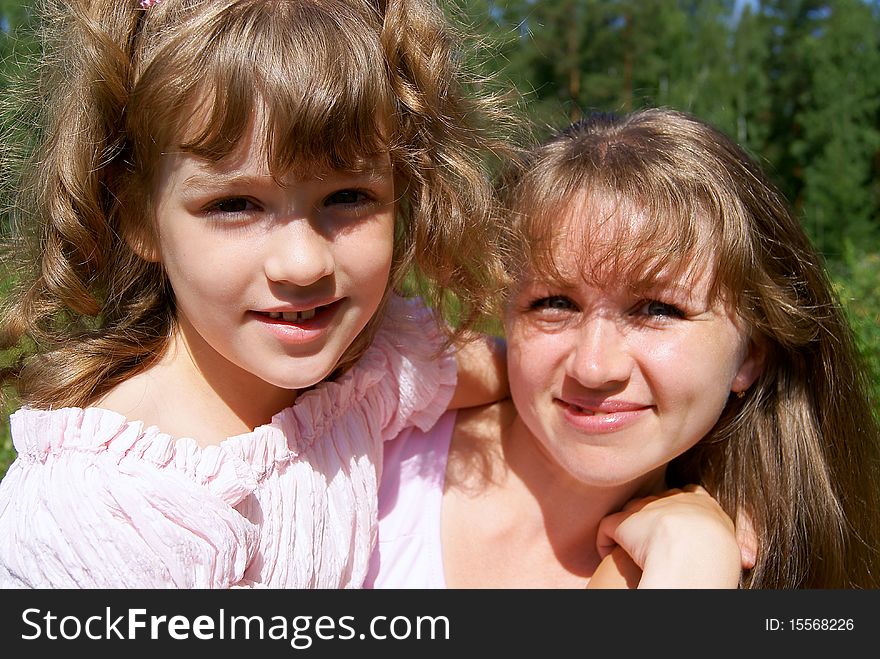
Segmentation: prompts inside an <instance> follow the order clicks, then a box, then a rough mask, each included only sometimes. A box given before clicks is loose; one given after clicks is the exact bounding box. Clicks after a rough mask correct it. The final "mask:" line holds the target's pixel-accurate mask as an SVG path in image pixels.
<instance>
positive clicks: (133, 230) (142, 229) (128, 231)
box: [122, 221, 162, 263]
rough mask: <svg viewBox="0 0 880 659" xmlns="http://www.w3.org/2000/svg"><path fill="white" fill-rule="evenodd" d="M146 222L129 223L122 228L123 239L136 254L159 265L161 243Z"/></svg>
mask: <svg viewBox="0 0 880 659" xmlns="http://www.w3.org/2000/svg"><path fill="white" fill-rule="evenodd" d="M145 225H146V222H136V221H129V222H125V223H124V224H123V227H122V237H123V238H124V239H125V242H126V244H128V246H129V247H130V248H131V251H133V252H134V253H135V254H137V255H138V256H139V257H141V258H142V259H143V260H144V261H147V262H148V263H159V262H160V261H161V260H162V255H161V254H160V252H159V241H158V240H156V236H155V235H154V232H153V231H152V230H151V229H150V228H149V227H148V226H145Z"/></svg>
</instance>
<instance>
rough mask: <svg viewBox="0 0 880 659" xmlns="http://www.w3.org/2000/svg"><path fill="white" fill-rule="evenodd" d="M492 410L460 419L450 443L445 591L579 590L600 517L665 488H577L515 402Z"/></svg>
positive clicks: (593, 559)
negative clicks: (536, 588) (574, 588)
mask: <svg viewBox="0 0 880 659" xmlns="http://www.w3.org/2000/svg"><path fill="white" fill-rule="evenodd" d="M493 408H494V410H493ZM489 410H490V411H488V412H483V413H481V415H480V416H478V417H477V418H476V419H472V418H467V417H466V416H465V417H464V418H463V419H462V421H461V422H460V423H459V424H457V427H456V434H455V436H454V437H453V449H452V451H451V455H450V467H449V468H448V470H447V490H446V494H445V495H444V503H443V506H444V509H443V524H442V526H441V528H442V529H443V542H444V548H443V553H444V564H445V566H446V571H447V582H448V584H449V585H450V586H453V587H481V586H482V587H552V588H556V587H583V585H584V584H585V583H586V581H587V579H588V578H589V576H590V575H591V574H592V572H593V570H594V569H595V567H596V565H597V564H598V562H599V555H598V551H597V549H596V536H597V532H598V526H599V522H600V521H601V520H602V518H603V517H605V516H606V515H608V514H609V513H612V512H616V511H617V510H620V508H621V507H622V506H623V505H624V504H625V503H626V502H627V501H629V500H630V499H631V498H633V496H639V495H641V494H642V493H643V492H644V493H646V494H647V493H648V492H647V490H651V491H656V490H659V489H662V483H653V482H652V483H648V482H647V481H644V482H642V481H640V483H637V484H633V483H628V484H625V485H621V486H615V487H598V486H595V485H589V484H586V483H583V482H580V481H578V480H577V479H575V478H574V477H573V476H572V475H571V474H569V473H568V472H567V471H566V470H565V469H564V468H563V467H561V466H560V465H559V464H558V463H556V462H555V461H553V460H552V459H551V458H550V456H549V455H548V453H547V451H546V450H545V449H544V448H543V446H542V445H541V443H540V442H539V441H538V439H537V438H536V437H535V436H534V435H533V434H532V433H531V431H530V430H529V429H528V427H527V426H526V425H525V424H524V423H523V422H522V420H521V419H520V417H519V416H518V415H517V414H516V411H515V409H514V408H513V405H512V403H510V402H509V401H507V402H505V403H501V404H499V405H496V406H492V408H489ZM460 414H461V413H460ZM475 451H478V452H479V455H480V458H479V459H475V458H474V455H473V454H474V452H475ZM462 455H467V456H469V459H467V460H463V459H462ZM478 467H479V470H478ZM660 480H662V479H660ZM481 557H486V558H485V560H484V559H483V558H481Z"/></svg>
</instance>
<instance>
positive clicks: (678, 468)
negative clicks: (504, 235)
mask: <svg viewBox="0 0 880 659" xmlns="http://www.w3.org/2000/svg"><path fill="white" fill-rule="evenodd" d="M521 171H522V173H521V174H520V173H519V172H518V173H517V174H516V175H513V176H509V177H508V178H507V180H506V181H505V186H506V187H505V193H506V196H507V197H508V204H509V206H510V208H511V209H512V211H513V213H514V215H513V217H514V218H515V222H516V224H517V227H516V231H515V232H512V233H511V235H512V236H514V237H515V238H514V239H513V240H512V241H511V253H512V255H513V258H512V259H511V266H510V273H511V277H512V278H513V280H514V281H517V280H518V279H519V278H521V277H522V276H523V273H524V270H523V266H524V265H525V267H527V268H530V269H532V270H533V271H537V272H538V273H540V275H541V276H545V277H550V278H560V277H562V276H563V275H561V274H560V272H559V271H558V269H557V268H555V265H554V252H555V250H556V249H557V248H558V247H559V246H560V243H559V241H560V240H561V239H563V238H570V236H571V233H570V232H567V233H564V236H563V234H562V232H561V229H563V227H560V221H559V220H560V218H564V217H566V210H570V208H571V204H572V200H575V199H583V197H584V196H586V198H587V202H588V203H586V204H585V205H583V206H581V205H579V206H578V208H585V209H587V210H588V211H590V210H593V211H595V210H596V209H600V210H601V211H602V212H600V213H591V212H587V213H585V214H584V215H583V216H579V218H578V219H579V221H583V223H584V224H583V230H582V235H583V238H582V239H583V245H582V248H583V254H584V274H585V275H586V276H594V275H595V276H602V275H607V273H608V272H609V271H610V272H613V273H614V275H615V276H616V277H617V278H619V279H620V280H622V281H625V282H642V281H644V280H645V278H648V279H651V278H653V277H657V276H661V277H662V276H666V275H668V273H669V272H670V270H677V271H678V272H679V273H680V274H687V273H688V272H690V269H691V268H692V266H693V264H695V263H698V264H699V263H707V264H714V265H715V270H714V279H713V285H712V295H713V296H718V297H716V298H715V299H718V300H722V301H723V302H724V303H726V304H729V305H730V307H731V308H732V309H733V310H734V311H735V312H736V313H737V314H738V315H739V317H740V318H741V319H742V320H743V321H744V324H745V326H746V327H747V328H748V329H749V330H750V332H751V338H752V340H753V341H755V342H757V344H758V345H759V346H760V347H761V348H762V349H763V350H764V351H765V352H766V361H765V366H764V370H763V373H762V375H761V377H760V378H759V380H758V381H757V382H756V383H755V384H754V385H753V386H752V387H751V388H750V389H749V390H748V392H747V393H746V395H745V397H744V398H742V399H740V398H738V397H736V396H731V397H730V399H729V401H728V403H727V406H726V408H725V410H724V411H723V413H722V416H721V418H720V419H719V421H718V423H717V424H716V425H715V427H714V428H713V429H712V431H711V432H710V433H709V434H708V435H707V436H706V437H705V438H704V439H703V440H702V441H700V442H699V443H698V444H697V445H696V446H695V447H694V448H693V449H691V450H690V451H688V452H686V453H685V454H684V455H682V456H680V457H679V458H677V459H676V460H674V461H673V462H672V463H671V464H670V466H669V469H668V473H667V479H668V484H669V485H670V486H672V487H674V486H681V485H685V484H687V483H701V484H703V485H704V486H705V487H707V489H709V490H710V491H711V492H712V493H713V494H714V495H715V496H716V497H717V498H718V500H719V501H720V502H721V504H722V505H723V507H724V508H725V510H726V511H727V512H728V513H729V514H730V515H731V516H732V517H735V515H736V512H737V511H738V510H743V511H745V512H746V513H747V514H749V515H750V516H751V519H752V522H753V524H754V527H755V530H756V533H757V537H758V541H759V545H760V548H759V552H758V562H757V565H756V566H755V568H754V569H753V570H751V571H749V572H748V573H746V575H745V576H744V579H743V585H744V586H747V587H752V588H848V587H866V588H876V587H878V586H880V430H878V424H877V421H876V418H875V417H874V416H873V414H872V410H871V405H870V402H869V394H868V393H867V392H868V387H867V376H866V371H865V368H864V366H863V364H862V362H861V361H860V359H859V356H858V352H857V350H856V348H855V344H854V338H853V333H852V330H851V328H850V327H849V325H848V324H847V322H846V320H845V317H844V315H843V313H842V311H841V307H840V304H839V302H838V300H837V299H836V297H835V294H834V293H833V290H832V287H831V284H830V282H829V280H828V277H827V274H826V272H825V270H824V267H823V264H822V261H821V259H820V257H819V255H818V254H817V253H816V251H815V250H814V248H813V247H812V245H811V244H810V242H809V240H808V238H807V236H806V235H805V233H804V231H803V229H802V227H801V225H800V224H799V223H798V221H797V220H796V219H795V218H794V217H793V215H792V213H791V211H790V210H789V207H788V205H787V203H786V202H785V200H784V198H783V197H782V195H781V194H780V193H779V192H778V191H777V190H776V188H775V187H774V186H773V185H772V184H771V182H770V181H769V180H768V178H767V177H766V176H765V174H764V173H763V172H762V171H761V169H760V168H759V166H758V165H757V164H755V163H754V162H753V160H752V159H751V158H750V157H749V156H748V155H747V154H746V153H745V152H744V151H743V150H742V149H741V148H740V147H738V146H737V145H736V144H735V143H734V142H732V141H731V140H730V139H728V138H727V137H726V136H725V135H723V134H722V133H720V132H719V131H718V130H716V129H714V128H712V127H711V126H709V125H707V124H706V123H704V122H702V121H700V120H698V119H696V118H694V117H692V116H689V115H687V114H684V113H681V112H675V111H671V110H662V109H653V110H645V111H641V112H636V113H633V114H630V115H625V116H621V117H616V116H612V115H604V114H597V115H594V116H592V117H589V118H588V119H585V120H584V121H582V122H580V123H578V124H575V125H573V126H571V127H569V128H568V129H567V130H565V131H563V132H562V133H561V134H559V135H558V136H556V137H554V138H552V139H551V140H550V141H548V142H547V143H545V144H544V145H542V146H540V147H539V148H537V149H536V150H534V152H533V153H532V155H531V156H530V157H529V159H528V161H527V162H526V166H525V167H524V169H523V170H521ZM608 209H611V210H608ZM614 209H619V210H623V211H624V212H632V211H636V212H639V213H641V214H642V216H643V218H645V219H646V221H644V222H640V223H638V227H637V228H631V227H630V228H629V229H623V231H626V233H625V234H624V235H617V236H616V240H614V241H613V242H612V241H607V240H603V241H602V242H601V243H597V242H595V241H592V240H591V237H593V236H597V235H603V234H601V232H599V231H598V224H599V223H601V222H602V221H604V220H605V219H606V218H607V217H608V215H607V214H605V213H606V212H607V213H614V212H616V211H615V210H614ZM615 226H618V225H615ZM569 248H570V246H569Z"/></svg>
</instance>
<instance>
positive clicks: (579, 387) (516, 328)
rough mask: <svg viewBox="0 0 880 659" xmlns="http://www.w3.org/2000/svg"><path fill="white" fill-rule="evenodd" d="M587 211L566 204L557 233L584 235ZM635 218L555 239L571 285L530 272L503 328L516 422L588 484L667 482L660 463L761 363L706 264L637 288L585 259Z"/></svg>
mask: <svg viewBox="0 0 880 659" xmlns="http://www.w3.org/2000/svg"><path fill="white" fill-rule="evenodd" d="M585 207H586V205H584V204H581V205H577V204H573V206H572V209H571V210H570V212H569V213H568V217H566V218H565V220H566V221H565V222H564V223H563V225H564V226H565V228H566V229H567V230H568V231H565V232H564V233H570V234H571V235H574V236H578V235H580V236H583V235H584V230H585V229H586V227H585V226H583V221H584V219H585V218H584V215H583V214H584V212H587V211H584V210H583V209H584V208H585ZM638 221H640V220H639V219H638V218H631V217H627V216H626V215H624V214H618V216H617V217H613V218H612V219H611V220H610V221H607V222H604V223H603V224H602V226H601V228H600V229H598V231H597V230H593V233H599V234H600V235H592V234H590V233H588V234H587V235H588V240H587V241H584V240H583V239H574V240H571V241H567V244H568V245H569V247H568V248H566V247H565V245H564V244H563V243H565V242H566V241H562V240H560V241H559V243H558V244H559V245H560V247H558V248H557V249H556V251H555V257H556V265H557V267H558V269H559V271H560V273H561V274H562V275H563V276H564V279H565V280H566V281H569V282H572V283H570V284H559V283H553V282H551V281H548V280H546V279H542V278H540V277H538V276H536V275H534V273H532V274H527V276H526V279H525V281H524V282H522V285H521V286H520V287H519V288H518V290H517V292H516V294H515V295H514V296H513V298H512V301H511V307H510V310H509V313H508V316H507V321H506V329H507V340H508V368H509V377H510V387H511V392H512V396H513V400H514V403H515V404H516V407H517V410H518V412H519V415H520V418H521V419H522V421H523V422H524V423H525V425H526V426H527V427H528V429H529V430H530V431H531V432H532V433H533V434H534V435H535V437H536V438H537V440H538V445H539V446H540V447H541V450H542V452H543V453H544V454H545V455H546V456H547V457H548V458H549V459H550V460H551V461H552V462H554V463H556V464H558V465H559V466H560V467H561V468H562V469H563V470H564V471H566V472H567V473H568V474H569V475H570V476H571V477H573V478H575V479H576V480H578V481H580V482H583V483H585V484H590V485H595V486H607V487H611V486H619V485H624V484H631V485H634V486H635V487H639V486H640V485H641V484H645V483H650V482H653V481H655V480H656V481H659V482H662V478H663V475H664V473H665V465H666V464H667V463H668V462H669V461H670V460H672V459H673V458H675V457H676V456H678V455H680V454H681V453H683V452H684V451H686V450H687V449H689V448H690V447H691V446H693V445H694V444H696V443H697V442H698V441H699V440H700V439H701V438H702V437H703V436H704V435H705V434H706V433H707V432H709V430H710V429H711V428H712V426H713V425H714V424H715V423H716V421H717V420H718V418H719V416H720V414H721V412H722V410H723V409H724V406H725V404H726V403H727V401H728V398H729V396H730V395H731V392H736V391H742V390H745V389H747V388H748V387H749V386H750V385H751V384H752V383H753V382H754V380H755V378H756V377H757V376H758V374H759V372H760V367H761V359H760V357H759V356H758V355H757V352H758V351H756V350H755V349H754V348H753V346H752V344H751V342H750V341H749V340H748V338H747V336H746V332H745V329H744V328H743V327H742V326H741V324H740V323H739V322H738V321H737V319H736V318H735V316H734V315H733V314H732V313H731V311H730V310H729V309H728V308H727V307H726V305H724V304H723V303H722V301H720V300H714V301H712V300H710V299H709V288H710V283H711V275H712V272H711V270H710V267H709V266H707V265H706V264H702V263H700V264H697V263H694V264H691V267H690V270H689V272H686V273H684V274H682V275H680V276H675V275H672V274H670V275H669V276H663V277H661V278H655V280H654V281H652V282H648V283H647V284H645V283H638V284H637V283H636V282H632V281H623V280H621V279H620V278H619V277H615V276H613V273H609V272H603V271H602V266H598V267H596V266H595V264H591V263H590V262H589V253H587V255H586V257H587V261H586V263H584V255H583V254H582V253H581V252H582V250H583V248H582V247H581V246H582V245H584V244H586V246H587V249H589V245H590V244H591V241H594V242H595V244H597V245H598V244H602V245H606V246H607V245H608V244H609V243H608V242H607V241H609V240H611V241H613V240H614V233H615V227H619V226H620V224H619V223H620V222H629V223H632V222H638ZM584 265H586V268H584ZM591 266H594V267H593V269H591ZM583 272H594V273H597V274H598V275H599V279H600V281H601V283H599V282H597V281H593V277H590V278H589V279H587V278H585V277H584V276H583V275H582V273H583ZM670 273H671V271H670Z"/></svg>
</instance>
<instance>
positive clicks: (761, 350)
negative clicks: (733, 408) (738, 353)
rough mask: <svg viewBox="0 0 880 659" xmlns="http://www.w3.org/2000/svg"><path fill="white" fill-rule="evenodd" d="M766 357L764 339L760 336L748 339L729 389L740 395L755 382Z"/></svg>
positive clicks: (762, 368)
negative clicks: (743, 355) (740, 362)
mask: <svg viewBox="0 0 880 659" xmlns="http://www.w3.org/2000/svg"><path fill="white" fill-rule="evenodd" d="M766 359H767V346H766V344H765V343H764V341H763V340H762V339H760V338H757V339H756V338H752V339H749V344H748V346H747V347H746V354H745V357H744V358H743V361H742V364H740V366H739V370H738V371H737V372H736V375H735V376H734V377H733V382H732V383H731V385H730V390H731V391H732V392H733V393H735V394H740V395H742V394H743V393H745V391H746V390H747V389H748V388H749V387H751V386H752V385H753V384H754V383H755V380H757V379H758V377H759V376H760V375H761V373H762V372H763V371H764V362H765V361H766Z"/></svg>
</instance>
